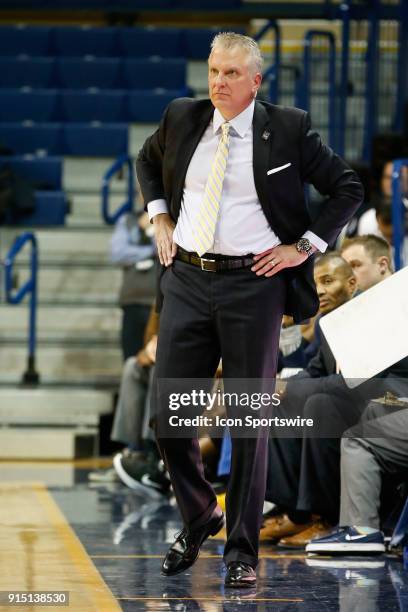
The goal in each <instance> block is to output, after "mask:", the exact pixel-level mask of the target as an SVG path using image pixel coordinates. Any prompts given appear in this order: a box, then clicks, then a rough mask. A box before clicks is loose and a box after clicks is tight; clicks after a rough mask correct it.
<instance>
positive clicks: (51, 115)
mask: <svg viewBox="0 0 408 612" xmlns="http://www.w3.org/2000/svg"><path fill="white" fill-rule="evenodd" d="M57 104H58V97H57V92H56V91H55V90H53V89H45V90H44V89H42V90H36V91H25V90H20V89H0V122H3V123H7V122H9V121H10V122H16V121H36V122H44V121H45V122H48V123H50V122H52V121H56V120H58V108H57Z"/></svg>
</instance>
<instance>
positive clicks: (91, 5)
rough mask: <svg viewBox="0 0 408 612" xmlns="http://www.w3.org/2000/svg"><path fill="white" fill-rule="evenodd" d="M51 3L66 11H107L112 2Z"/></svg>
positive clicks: (62, 0) (72, 0)
mask: <svg viewBox="0 0 408 612" xmlns="http://www.w3.org/2000/svg"><path fill="white" fill-rule="evenodd" d="M116 1H117V0H116ZM37 2H41V0H37ZM51 2H52V3H53V5H55V6H58V7H59V8H65V9H78V8H79V9H105V8H109V3H110V0H51Z"/></svg>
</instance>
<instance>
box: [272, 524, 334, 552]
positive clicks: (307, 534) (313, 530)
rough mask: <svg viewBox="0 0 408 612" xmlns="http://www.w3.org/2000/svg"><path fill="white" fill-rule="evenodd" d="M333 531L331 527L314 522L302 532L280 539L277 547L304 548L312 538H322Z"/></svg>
mask: <svg viewBox="0 0 408 612" xmlns="http://www.w3.org/2000/svg"><path fill="white" fill-rule="evenodd" d="M332 531H333V526H332V525H329V524H328V523H325V522H324V521H320V520H319V521H315V522H314V523H312V525H311V526H310V527H308V528H307V529H305V530H304V531H301V532H298V533H297V534H296V535H292V536H291V537H287V538H282V540H280V541H279V544H278V546H280V547H281V548H304V547H305V546H306V544H309V542H310V541H311V540H313V539H314V538H323V537H324V536H327V535H329V533H331V532H332Z"/></svg>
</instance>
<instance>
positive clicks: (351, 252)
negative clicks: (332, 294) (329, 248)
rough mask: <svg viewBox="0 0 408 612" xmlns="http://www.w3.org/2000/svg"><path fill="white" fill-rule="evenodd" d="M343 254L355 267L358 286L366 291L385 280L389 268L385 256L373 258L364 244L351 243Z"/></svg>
mask: <svg viewBox="0 0 408 612" xmlns="http://www.w3.org/2000/svg"><path fill="white" fill-rule="evenodd" d="M341 255H342V257H343V258H344V259H345V260H346V261H348V263H349V264H350V266H351V267H352V268H353V272H354V276H355V277H356V280H357V287H358V288H359V289H360V290H361V291H366V290H367V289H369V288H370V287H373V286H374V285H376V284H377V283H379V282H380V281H382V280H384V278H385V275H386V272H387V270H388V264H387V259H386V258H385V257H379V258H378V259H377V260H373V259H371V256H370V255H369V254H368V253H367V252H366V250H365V248H364V247H363V245H362V244H351V245H350V246H349V247H347V248H346V249H344V251H343V252H342V254H341Z"/></svg>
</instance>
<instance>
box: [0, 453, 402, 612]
mask: <svg viewBox="0 0 408 612" xmlns="http://www.w3.org/2000/svg"><path fill="white" fill-rule="evenodd" d="M97 465H98V463H96V462H95V461H88V462H86V461H82V462H81V461H80V462H75V463H66V462H36V463H32V462H30V463H28V462H0V556H1V571H0V592H3V593H2V594H1V596H0V597H1V598H2V599H1V602H2V604H3V605H0V610H10V612H11V611H12V610H22V611H24V610H33V611H37V610H42V609H44V610H49V609H56V608H55V607H54V606H52V607H51V606H44V605H43V606H41V605H32V604H29V605H28V604H26V605H22V604H21V605H15V606H10V605H8V604H7V605H4V601H5V600H4V598H5V594H4V592H9V591H13V592H16V591H21V592H38V591H47V592H61V591H64V592H69V607H68V609H70V610H74V611H82V610H84V611H85V610H86V611H88V610H95V611H97V612H105V611H106V612H115V611H116V610H125V611H129V612H130V611H134V610H150V611H161V610H177V611H190V610H197V611H198V610H200V611H205V612H218V611H227V612H233V611H240V612H243V611H246V610H250V611H253V610H259V611H261V610H262V611H263V610H273V611H276V612H280V611H282V612H283V611H285V612H288V611H294V610H296V611H302V612H306V611H307V612H319V611H320V610H322V611H323V610H330V611H331V610H333V611H337V610H338V611H341V612H377V611H378V612H391V611H408V569H404V566H403V564H402V563H401V561H399V560H397V559H393V558H391V557H387V556H381V557H375V558H350V557H349V558H339V557H338V558H334V559H330V558H328V557H324V558H323V557H322V558H318V557H307V556H306V555H305V554H304V553H303V552H302V551H285V550H282V549H279V548H277V547H273V546H267V545H262V546H261V559H260V564H259V569H258V586H257V588H256V589H255V590H254V591H238V592H235V591H231V590H224V586H223V581H224V570H223V564H222V549H223V540H222V539H211V540H210V541H208V542H206V543H205V545H204V546H203V548H202V552H201V554H200V557H199V559H198V561H197V562H196V564H195V565H194V566H193V567H192V568H190V570H189V571H187V572H185V573H184V574H180V575H178V576H174V577H171V578H166V577H163V576H161V575H160V564H161V559H162V557H163V554H164V553H165V551H166V550H167V548H168V546H169V544H170V543H171V542H172V541H173V539H174V535H175V533H176V532H177V531H178V530H179V529H180V523H179V519H178V514H177V510H176V508H175V507H174V503H171V502H170V503H169V501H168V500H165V499H163V500H160V501H157V500H153V499H150V498H149V496H148V495H146V494H138V493H135V492H132V491H130V490H129V489H127V488H125V487H124V486H122V485H119V484H108V485H106V484H105V485H99V486H90V485H89V484H88V479H87V474H88V472H89V471H90V469H94V468H95V467H96V466H97ZM62 609H64V608H62ZM65 609H67V607H65Z"/></svg>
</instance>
